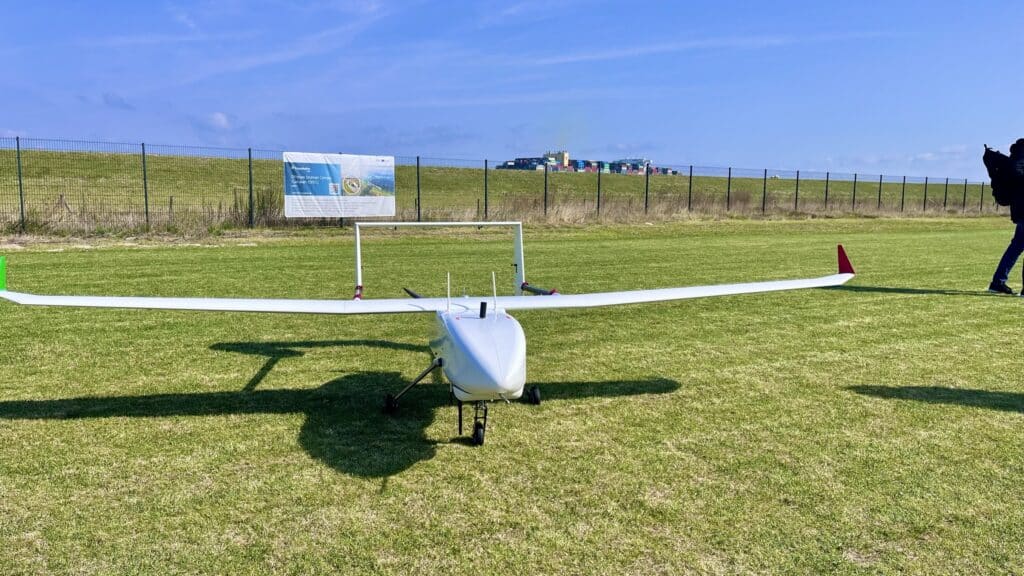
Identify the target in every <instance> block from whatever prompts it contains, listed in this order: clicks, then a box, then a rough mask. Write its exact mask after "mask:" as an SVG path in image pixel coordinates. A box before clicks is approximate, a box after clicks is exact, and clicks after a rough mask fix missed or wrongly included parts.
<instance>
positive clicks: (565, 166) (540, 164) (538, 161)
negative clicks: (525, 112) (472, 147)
mask: <svg viewBox="0 0 1024 576" xmlns="http://www.w3.org/2000/svg"><path fill="white" fill-rule="evenodd" d="M497 169H499V170H544V169H547V170H550V171H552V172H591V173H596V172H601V173H603V174H640V175H643V174H644V172H646V171H648V170H649V171H650V173H651V174H665V175H676V174H678V172H677V171H675V170H672V169H669V168H658V167H657V166H655V165H654V164H653V163H652V162H651V161H650V160H648V159H647V158H622V159H620V160H615V161H614V162H606V161H604V160H572V159H570V158H569V152H568V151H566V150H559V151H557V152H545V153H544V155H543V156H540V157H536V158H516V159H515V160H507V161H505V162H502V163H501V164H498V166H497Z"/></svg>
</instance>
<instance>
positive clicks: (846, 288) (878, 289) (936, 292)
mask: <svg viewBox="0 0 1024 576" xmlns="http://www.w3.org/2000/svg"><path fill="white" fill-rule="evenodd" d="M823 289H824V290H835V291H838V292H874V293H878V294H926V295H931V296H984V297H987V298H992V297H995V296H1000V295H999V294H992V293H990V292H988V291H986V290H948V289H943V288H898V287H895V286H860V285H855V286H850V285H847V284H843V285H841V286H826V287H825V288H823Z"/></svg>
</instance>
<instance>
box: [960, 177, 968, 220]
mask: <svg viewBox="0 0 1024 576" xmlns="http://www.w3.org/2000/svg"><path fill="white" fill-rule="evenodd" d="M960 211H961V212H963V213H966V212H967V178H964V204H963V206H961V207H960Z"/></svg>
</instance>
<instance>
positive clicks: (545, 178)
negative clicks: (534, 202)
mask: <svg viewBox="0 0 1024 576" xmlns="http://www.w3.org/2000/svg"><path fill="white" fill-rule="evenodd" d="M548 171H549V170H548V165H547V163H545V165H544V215H548Z"/></svg>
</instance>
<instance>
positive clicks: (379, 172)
mask: <svg viewBox="0 0 1024 576" xmlns="http://www.w3.org/2000/svg"><path fill="white" fill-rule="evenodd" d="M284 215H285V216H286V217H288V218H358V217H368V216H394V215H395V158H394V156H360V155H357V154H317V153H309V152H285V153H284Z"/></svg>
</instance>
